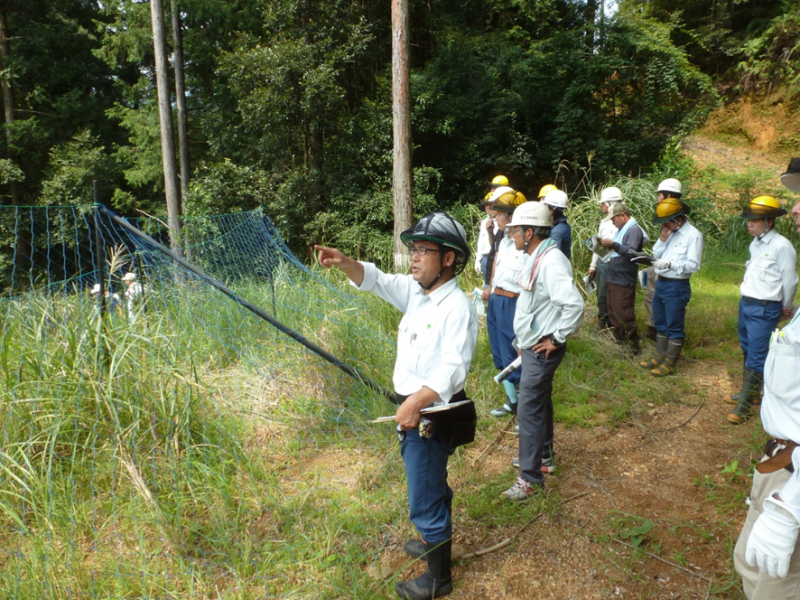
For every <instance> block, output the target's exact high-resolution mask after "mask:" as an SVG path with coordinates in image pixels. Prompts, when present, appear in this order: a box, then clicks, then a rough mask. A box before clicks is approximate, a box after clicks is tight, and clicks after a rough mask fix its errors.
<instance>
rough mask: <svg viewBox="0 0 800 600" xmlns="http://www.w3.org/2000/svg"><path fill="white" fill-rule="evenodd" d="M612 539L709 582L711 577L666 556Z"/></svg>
mask: <svg viewBox="0 0 800 600" xmlns="http://www.w3.org/2000/svg"><path fill="white" fill-rule="evenodd" d="M612 539H613V540H614V541H615V542H617V543H618V544H622V545H623V546H625V547H626V548H630V549H631V550H640V551H642V552H644V553H645V554H647V556H649V557H650V558H655V559H656V560H660V561H661V562H663V563H664V564H666V565H669V566H670V567H673V568H675V569H678V570H679V571H683V572H684V573H688V574H689V575H692V576H693V577H697V578H698V579H702V580H703V581H707V582H708V583H711V579H709V578H708V577H706V576H705V575H700V573H695V572H694V571H692V570H691V569H687V568H686V567H684V566H682V565H679V564H678V563H674V562H672V561H669V560H667V559H666V558H661V557H660V556H658V555H657V554H653V553H652V552H648V551H647V550H645V549H644V548H637V547H636V546H633V545H631V544H629V543H627V542H623V541H622V540H618V539H617V538H612Z"/></svg>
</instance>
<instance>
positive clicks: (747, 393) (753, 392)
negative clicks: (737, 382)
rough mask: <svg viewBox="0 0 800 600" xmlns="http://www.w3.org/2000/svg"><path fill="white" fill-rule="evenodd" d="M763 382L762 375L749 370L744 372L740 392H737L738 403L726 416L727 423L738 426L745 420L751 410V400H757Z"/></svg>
mask: <svg viewBox="0 0 800 600" xmlns="http://www.w3.org/2000/svg"><path fill="white" fill-rule="evenodd" d="M763 381H764V375H763V374H762V373H756V372H755V371H751V370H750V369H745V370H744V381H743V383H742V391H741V392H739V403H738V404H737V405H736V408H734V409H733V412H732V413H731V414H729V415H728V421H730V422H731V423H734V424H736V425H740V424H741V423H744V422H745V421H746V420H747V417H749V416H750V411H751V410H752V408H753V400H755V399H756V398H758V395H759V393H760V392H761V384H762V382H763Z"/></svg>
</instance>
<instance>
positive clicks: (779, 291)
mask: <svg viewBox="0 0 800 600" xmlns="http://www.w3.org/2000/svg"><path fill="white" fill-rule="evenodd" d="M785 214H786V210H785V209H783V208H781V205H780V204H779V203H778V201H777V200H776V199H775V198H773V197H772V196H759V197H757V198H753V199H752V200H751V201H750V202H748V204H747V206H746V207H745V209H744V210H743V211H742V214H741V215H740V216H741V217H742V218H744V219H747V230H748V231H749V233H750V235H752V236H753V241H752V242H750V260H748V261H747V264H746V267H747V268H746V270H745V272H744V281H743V282H742V286H741V288H739V291H740V292H741V296H742V297H741V299H740V300H739V345H740V346H741V348H742V354H744V376H743V378H742V388H741V390H740V391H739V393H738V394H731V395H730V396H728V398H727V400H728V402H732V403H733V404H736V408H735V409H733V412H732V413H730V414H729V415H728V421H730V422H731V423H735V424H737V425H738V424H740V423H743V422H744V420H745V419H746V418H747V417H748V415H749V414H750V409H751V408H752V406H753V404H754V403H755V401H756V400H757V398H758V397H759V395H760V393H761V384H762V382H763V380H764V361H765V360H766V359H767V351H768V350H769V338H770V336H771V335H772V332H773V331H774V330H775V328H776V327H777V326H778V322H779V321H780V319H781V317H782V316H784V317H790V316H791V315H792V313H793V312H794V311H793V310H792V309H793V305H794V294H795V292H796V291H797V271H796V270H795V264H796V262H797V253H796V252H795V251H794V248H793V247H792V244H791V242H789V240H787V239H786V238H785V237H783V236H782V235H781V234H779V233H778V232H777V231H775V219H777V218H778V217H782V216H783V215H785Z"/></svg>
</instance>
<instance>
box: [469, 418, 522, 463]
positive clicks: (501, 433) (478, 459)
mask: <svg viewBox="0 0 800 600" xmlns="http://www.w3.org/2000/svg"><path fill="white" fill-rule="evenodd" d="M512 423H514V419H511V421H509V424H512ZM510 432H511V429H501V430H500V433H498V434H497V435H496V436H494V439H493V440H492V441H491V442H489V443H488V444H486V447H485V448H484V449H483V450H482V451H481V453H480V454H479V455H478V456H476V457H475V458H474V459H473V460H472V466H473V467H474V466H475V465H477V464H478V462H480V461H481V459H483V456H484V455H485V454H486V453H487V452H488V451H489V449H491V448H493V447H494V446H496V445H497V442H499V441H500V438H502V437H503V435H504V434H507V433H510Z"/></svg>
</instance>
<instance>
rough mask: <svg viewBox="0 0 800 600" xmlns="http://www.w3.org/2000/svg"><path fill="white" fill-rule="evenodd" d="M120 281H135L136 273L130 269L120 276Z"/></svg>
mask: <svg viewBox="0 0 800 600" xmlns="http://www.w3.org/2000/svg"><path fill="white" fill-rule="evenodd" d="M122 281H136V273H131V272H130V271H129V272H127V273H125V275H123V276H122Z"/></svg>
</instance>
